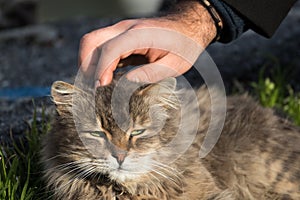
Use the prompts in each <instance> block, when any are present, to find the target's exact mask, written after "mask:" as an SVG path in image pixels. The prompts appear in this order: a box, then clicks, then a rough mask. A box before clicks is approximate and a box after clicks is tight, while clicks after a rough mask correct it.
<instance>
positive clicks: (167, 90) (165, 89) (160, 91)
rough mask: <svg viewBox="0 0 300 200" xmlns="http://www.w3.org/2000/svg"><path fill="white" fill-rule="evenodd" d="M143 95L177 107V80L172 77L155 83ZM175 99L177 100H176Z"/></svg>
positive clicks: (145, 89) (142, 92) (143, 91)
mask: <svg viewBox="0 0 300 200" xmlns="http://www.w3.org/2000/svg"><path fill="white" fill-rule="evenodd" d="M141 94H143V95H149V96H151V97H154V99H156V100H158V101H159V102H161V103H164V104H168V105H169V106H172V107H174V106H176V104H177V102H176V100H175V99H176V79H175V78H173V77H171V78H167V79H164V80H162V81H160V82H158V83H153V84H150V85H149V86H147V87H146V88H144V89H143V90H142V91H141ZM174 97H175V98H174Z"/></svg>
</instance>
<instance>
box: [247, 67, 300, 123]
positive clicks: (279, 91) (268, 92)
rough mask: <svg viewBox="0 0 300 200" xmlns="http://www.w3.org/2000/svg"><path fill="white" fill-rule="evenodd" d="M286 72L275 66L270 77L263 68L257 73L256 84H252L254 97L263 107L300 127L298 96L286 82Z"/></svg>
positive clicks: (299, 96)
mask: <svg viewBox="0 0 300 200" xmlns="http://www.w3.org/2000/svg"><path fill="white" fill-rule="evenodd" d="M287 78H288V73H287V70H284V68H282V67H280V66H276V67H274V68H273V71H271V73H270V75H268V76H267V75H266V72H265V68H262V69H261V70H260V72H259V77H258V82H256V83H252V87H253V88H254V91H255V92H254V95H255V96H258V99H259V101H260V103H261V104H262V105H263V106H265V107H270V108H275V109H277V110H279V111H280V112H283V113H284V114H285V115H286V116H287V117H288V118H289V119H290V120H291V121H293V122H294V123H295V124H296V125H298V126H300V94H299V93H296V92H295V91H294V90H293V88H292V86H291V85H290V84H288V81H287Z"/></svg>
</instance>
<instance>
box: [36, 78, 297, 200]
mask: <svg viewBox="0 0 300 200" xmlns="http://www.w3.org/2000/svg"><path fill="white" fill-rule="evenodd" d="M117 83H118V80H117V79H115V80H114V81H113V82H112V83H111V84H110V85H107V86H100V87H98V88H97V89H96V91H95V101H94V104H95V105H93V100H89V98H88V95H86V94H85V92H83V91H82V90H80V89H78V88H76V87H75V86H73V85H71V84H68V83H65V82H61V81H57V82H55V83H54V84H53V85H52V92H51V94H52V98H53V101H54V103H55V105H56V110H57V115H56V117H55V119H54V120H53V123H52V130H51V131H50V132H49V134H48V135H47V136H46V137H45V138H44V140H43V150H42V152H41V161H42V163H43V165H44V168H45V175H44V176H45V180H46V182H47V187H48V189H49V190H50V191H52V193H53V197H54V199H64V200H96V199H97V200H111V199H118V200H167V199H168V200H183V199H185V200H186V199H187V200H202V199H203V200H252V199H260V200H268V199H269V200H271V199H272V200H274V199H286V200H288V199H300V129H299V128H298V127H295V126H293V125H292V124H291V123H290V122H288V121H287V120H285V119H282V118H280V117H278V116H276V115H275V114H274V112H273V111H272V110H271V109H268V108H263V107H261V106H260V105H259V104H258V103H256V102H255V101H254V100H253V99H252V98H251V97H249V96H248V95H240V96H238V95H236V96H230V97H228V98H227V113H226V120H225V123H224V127H223V129H222V133H221V135H220V138H219V140H218V141H217V143H216V145H215V146H214V147H213V149H212V150H211V152H209V154H208V155H207V156H206V157H204V158H200V156H199V151H200V149H201V144H202V142H203V140H204V137H205V134H206V132H207V130H208V127H209V125H208V124H209V121H210V118H211V116H212V112H211V100H210V94H209V92H208V90H207V88H206V87H201V88H199V89H198V90H197V91H196V94H195V93H194V91H193V90H191V89H184V88H183V89H178V88H177V87H176V84H177V83H176V79H175V78H168V79H165V80H163V81H161V82H159V83H153V84H146V85H142V86H141V85H139V84H138V83H134V82H130V81H127V82H126V84H121V86H119V85H118V87H121V90H120V91H118V93H116V94H114V89H115V88H116V87H117ZM128 88H133V90H134V89H135V88H137V90H135V91H134V92H133V94H132V95H130V98H129V104H127V105H128V106H127V107H126V106H124V104H123V103H120V102H119V101H121V99H122V97H123V96H126V94H127V89H128ZM214 92H215V93H218V90H214ZM74 94H79V95H77V96H76V95H74ZM193 94H195V95H196V100H197V102H198V103H197V104H193V103H190V102H189V100H190V101H192V100H193V98H195V96H193ZM114 95H115V99H116V103H114V102H113V101H112V99H113V97H114ZM182 96H184V97H185V98H186V99H188V101H187V102H186V103H185V104H184V105H183V106H182V105H181V106H180V102H181V100H180V99H181V97H182ZM74 98H76V99H74ZM216 106H217V107H218V105H216ZM72 109H73V111H72ZM197 109H198V110H199V111H200V112H199V113H200V115H198V120H199V121H198V122H197V120H193V119H195V118H193V117H194V116H193V115H194V114H195V116H197V114H199V113H198V111H196V112H195V110H197ZM74 110H75V111H78V113H80V114H78V116H77V114H76V113H77V112H74ZM126 110H127V112H128V113H126ZM217 110H218V109H217ZM115 111H116V112H117V115H118V116H122V117H121V119H123V117H124V116H125V120H123V121H122V120H119V119H115V118H116V117H115V116H114V113H113V112H115ZM124 113H126V114H127V115H124ZM180 118H183V119H187V121H188V122H189V123H188V124H187V126H184V129H189V127H190V126H194V125H195V124H196V125H197V126H196V127H197V130H196V134H195V135H192V132H193V131H187V132H185V130H183V132H184V134H186V135H184V136H185V137H184V138H187V140H191V141H192V142H191V144H190V145H188V147H187V149H185V150H184V151H182V152H180V153H179V152H177V149H178V151H181V150H180V148H181V147H180V141H182V143H183V144H184V143H185V142H186V141H185V139H180V140H179V142H178V141H177V143H176V142H175V143H174V144H173V146H172V148H169V146H170V145H168V144H170V142H171V141H173V140H174V138H175V137H177V135H178V132H179V130H180V127H179V126H180V124H181V123H180V120H181V119H180ZM217 118H218V115H217ZM192 120H193V121H192ZM212 120H215V121H216V122H218V119H212ZM124 124H125V125H124ZM123 125H124V126H123ZM189 134H190V135H189Z"/></svg>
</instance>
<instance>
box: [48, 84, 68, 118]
mask: <svg viewBox="0 0 300 200" xmlns="http://www.w3.org/2000/svg"><path fill="white" fill-rule="evenodd" d="M73 94H74V86H73V85H71V84H69V83H66V82H63V81H56V82H54V83H53V84H52V87H51V96H52V99H53V102H54V103H55V105H56V110H57V112H58V113H59V114H62V113H65V112H70V108H71V106H72V95H73Z"/></svg>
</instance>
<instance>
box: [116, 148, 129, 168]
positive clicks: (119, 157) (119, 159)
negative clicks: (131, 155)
mask: <svg viewBox="0 0 300 200" xmlns="http://www.w3.org/2000/svg"><path fill="white" fill-rule="evenodd" d="M112 156H113V157H114V158H116V160H117V162H118V163H119V165H120V166H121V165H122V164H123V162H124V160H125V158H126V156H127V152H126V151H117V152H114V153H113V154H112Z"/></svg>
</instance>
